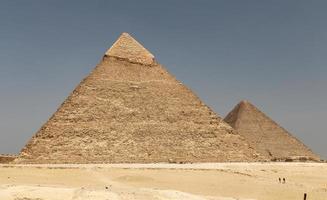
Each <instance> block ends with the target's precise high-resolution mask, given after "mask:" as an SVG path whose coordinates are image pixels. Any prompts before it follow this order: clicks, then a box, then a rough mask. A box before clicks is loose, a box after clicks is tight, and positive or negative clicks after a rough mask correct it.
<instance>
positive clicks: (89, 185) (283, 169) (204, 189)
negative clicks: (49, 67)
mask: <svg viewBox="0 0 327 200" xmlns="http://www.w3.org/2000/svg"><path fill="white" fill-rule="evenodd" d="M279 177H281V178H286V183H284V184H283V183H279V180H278V178H279ZM304 193H307V194H308V200H311V199H312V200H326V199H327V164H324V163H203V164H103V165H101V164H97V165H92V164H88V165H87V164H84V165H73V164H72V165H55V164H52V165H10V164H3V165H0V199H1V200H71V199H72V200H73V199H74V200H84V199H94V200H97V199H104V200H109V199H110V200H116V199H117V200H119V199H126V200H127V199H140V200H141V199H142V200H147V199H158V200H165V199H181V200H184V199H185V200H186V199H187V200H204V199H210V200H214V199H216V200H236V199H239V200H245V199H257V200H275V199H279V200H280V199H285V200H286V199H287V200H291V199H294V200H295V199H296V200H300V199H303V194H304Z"/></svg>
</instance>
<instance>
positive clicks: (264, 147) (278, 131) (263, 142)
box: [224, 100, 320, 161]
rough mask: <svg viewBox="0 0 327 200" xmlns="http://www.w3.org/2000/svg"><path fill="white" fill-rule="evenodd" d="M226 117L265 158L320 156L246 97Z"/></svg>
mask: <svg viewBox="0 0 327 200" xmlns="http://www.w3.org/2000/svg"><path fill="white" fill-rule="evenodd" d="M224 121H225V122H227V123H228V124H229V125H230V126H232V127H233V128H234V129H235V130H236V131H238V132H239V134H240V135H242V136H243V137H244V138H245V139H246V141H247V142H248V143H249V144H250V145H251V146H253V147H254V148H255V150H256V151H258V152H259V153H260V154H261V155H263V156H265V158H266V159H269V160H284V161H285V160H286V159H291V160H301V161H304V160H314V161H319V160H320V158H319V156H318V155H316V154H314V153H313V152H312V151H311V150H310V149H309V148H308V147H306V146H305V145H304V144H303V143H302V142H301V141H300V140H298V139H297V138H295V137H294V136H293V135H291V134H290V133H289V132H288V131H287V130H285V129H284V128H282V127H281V126H279V125H278V124H277V123H276V122H275V121H273V120H272V119H270V118H269V117H268V116H267V115H266V114H264V113H263V112H261V111H260V110H259V109H258V108H256V107H255V106H254V105H253V104H251V103H250V102H249V101H246V100H243V101H241V102H240V103H239V104H237V105H236V106H235V107H234V109H233V110H232V111H231V112H230V113H229V114H228V115H227V116H226V117H225V119H224Z"/></svg>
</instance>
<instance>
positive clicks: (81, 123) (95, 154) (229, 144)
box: [16, 34, 258, 163]
mask: <svg viewBox="0 0 327 200" xmlns="http://www.w3.org/2000/svg"><path fill="white" fill-rule="evenodd" d="M126 37H127V38H126ZM117 45H118V46H117ZM116 47H117V49H116ZM134 47H135V48H134ZM141 47H142V46H141V45H140V44H139V43H138V42H135V40H134V39H132V38H131V36H129V35H128V36H126V34H123V35H122V36H121V37H120V38H119V39H118V41H117V42H116V43H115V44H114V45H113V47H112V48H111V49H109V51H108V52H107V53H106V55H105V56H104V58H103V60H102V61H101V62H100V63H99V64H98V65H97V66H96V68H95V69H94V70H93V71H92V72H91V74H90V75H89V76H87V77H86V78H85V79H84V80H83V81H82V82H81V83H80V84H79V85H78V87H77V88H76V89H75V90H74V91H73V92H72V94H71V95H70V96H69V97H68V98H67V100H66V101H65V102H64V103H63V104H62V105H61V106H60V108H59V109H58V110H57V111H56V112H55V114H54V115H53V116H52V117H51V118H50V119H49V120H48V122H46V124H44V126H43V127H42V128H41V129H40V130H39V131H38V132H37V133H36V135H34V136H33V138H32V139H31V140H30V141H29V142H28V144H27V145H26V146H25V148H24V149H23V150H22V151H21V153H20V155H19V158H18V159H17V160H16V162H17V163H155V162H222V161H254V160H256V159H257V157H258V154H257V153H256V151H255V150H253V148H251V147H250V146H249V145H248V144H247V143H246V142H245V141H244V139H243V138H242V137H241V136H240V135H238V134H237V133H236V132H235V131H234V130H233V129H232V128H231V127H230V126H229V125H228V124H227V123H225V122H224V121H223V120H222V119H221V118H220V117H219V116H217V115H216V114H215V113H214V112H213V111H212V110H210V108H208V107H207V106H206V105H205V104H203V103H202V102H201V100H200V99H199V98H198V97H197V96H196V95H195V94H194V93H193V92H192V91H191V90H189V89H188V88H186V87H185V86H184V85H183V84H181V83H180V82H179V81H177V80H176V79H175V78H174V77H173V76H172V75H170V74H169V73H168V72H167V71H166V70H165V69H164V68H163V67H162V66H161V65H160V64H158V63H157V62H154V58H153V56H152V54H151V53H149V52H148V51H147V50H145V48H144V47H142V48H141ZM135 49H136V50H135ZM134 50H135V52H134ZM121 54H123V55H121ZM151 56H152V57H151ZM134 58H135V59H134ZM150 58H151V59H152V62H150V60H151V59H150Z"/></svg>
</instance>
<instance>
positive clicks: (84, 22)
mask: <svg viewBox="0 0 327 200" xmlns="http://www.w3.org/2000/svg"><path fill="white" fill-rule="evenodd" d="M326 10H327V1H325V0H311V1H307V0H269V1H268V0H247V1H244V0H220V1H216V0H211V1H209V0H203V1H200V0H197V1H194V0H177V1H176V0H165V1H150V0H149V1H142V0H138V1H135V0H133V1H132V0H131V1H122V0H119V1H108V0H107V1H106V0H101V1H99V0H92V1H90V0H89V1H83V0H75V1H74V0H70V1H67V0H65V1H64V0H56V1H55V0H52V1H50V0H31V1H23V0H20V1H18V0H3V1H1V2H0V94H1V96H0V152H1V153H18V152H19V150H20V149H21V148H22V147H23V145H24V144H25V143H26V142H27V140H28V139H29V138H30V137H31V136H32V135H33V134H34V133H35V132H36V131H37V130H38V129H39V128H40V127H41V125H42V124H43V123H44V122H46V120H47V119H48V118H49V117H50V116H51V115H52V113H54V112H55V111H56V109H57V108H58V106H59V105H60V104H61V103H62V101H63V100H64V99H65V98H66V96H67V95H68V94H69V93H70V92H71V91H72V90H73V89H74V87H75V86H76V85H77V84H78V83H79V81H80V80H81V79H82V78H83V77H84V76H86V75H87V74H88V73H89V72H90V71H91V70H92V69H93V68H94V67H95V65H96V64H97V63H98V62H99V60H100V59H101V57H102V55H103V54H104V52H105V51H106V49H107V48H109V47H110V46H111V44H112V43H113V42H114V41H115V40H116V39H117V37H118V35H119V34H120V33H121V32H129V33H131V34H132V35H133V36H134V37H135V38H136V39H138V40H139V41H140V42H141V43H142V44H144V46H145V47H146V48H148V49H149V50H150V51H151V52H152V53H153V54H154V55H155V56H156V58H157V60H158V61H159V62H160V63H161V64H163V65H165V66H166V68H167V69H168V70H169V71H170V72H171V73H172V74H174V75H175V76H176V77H177V78H178V79H179V80H180V81H182V82H183V83H185V84H186V85H187V86H188V87H190V88H191V89H192V90H193V91H194V92H196V93H197V94H198V95H199V96H200V97H201V99H202V100H203V101H204V102H205V103H207V104H208V105H209V106H211V107H212V108H213V109H214V110H215V111H217V113H218V114H219V115H220V116H225V115H226V114H227V113H228V112H229V110H231V109H232V107H233V106H234V105H235V104H237V103H238V101H240V100H241V99H248V100H250V101H251V102H252V103H253V104H255V105H257V106H258V107H259V108H260V109H261V110H263V111H264V112H265V113H267V114H268V115H269V116H270V117H271V118H273V119H274V120H275V121H277V122H278V123H280V124H281V125H282V126H283V127H285V128H286V129H288V130H289V131H290V132H291V133H293V134H294V135H295V136H297V137H298V138H300V139H301V140H303V141H304V142H305V143H306V144H307V145H308V146H309V147H311V148H312V149H313V150H314V151H315V152H317V153H319V154H320V155H322V156H323V157H325V158H327V131H326V128H325V127H326V125H325V123H326V116H327V25H326V23H327V12H326Z"/></svg>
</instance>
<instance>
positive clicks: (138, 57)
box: [105, 32, 154, 65]
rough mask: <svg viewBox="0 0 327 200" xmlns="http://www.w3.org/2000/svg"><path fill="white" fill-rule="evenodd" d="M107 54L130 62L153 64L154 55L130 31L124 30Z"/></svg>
mask: <svg viewBox="0 0 327 200" xmlns="http://www.w3.org/2000/svg"><path fill="white" fill-rule="evenodd" d="M105 56H109V57H110V56H111V57H117V58H122V59H127V60H128V61H130V62H134V63H140V64H144V65H151V64H153V63H154V56H153V55H152V54H151V53H150V52H149V51H148V50H147V49H146V48H144V47H143V46H142V45H141V44H140V43H139V42H138V41H136V40H135V39H134V38H133V37H132V36H131V35H130V34H129V33H126V32H123V33H122V34H121V35H120V36H119V38H118V39H117V40H116V42H115V43H114V44H113V45H112V46H111V47H110V48H109V49H108V50H107V52H106V53H105Z"/></svg>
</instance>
